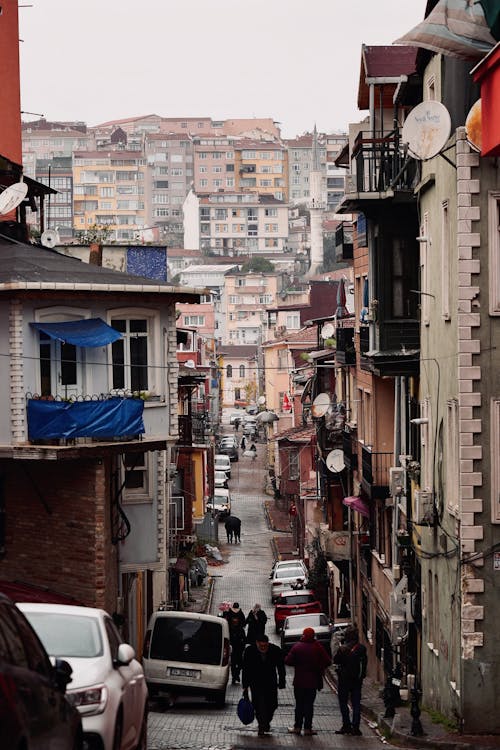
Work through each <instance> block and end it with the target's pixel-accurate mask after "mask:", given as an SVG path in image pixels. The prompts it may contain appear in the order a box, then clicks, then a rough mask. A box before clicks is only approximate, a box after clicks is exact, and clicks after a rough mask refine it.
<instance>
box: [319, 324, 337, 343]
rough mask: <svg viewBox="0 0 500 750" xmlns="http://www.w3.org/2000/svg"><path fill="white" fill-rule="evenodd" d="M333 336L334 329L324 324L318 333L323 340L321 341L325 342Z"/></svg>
mask: <svg viewBox="0 0 500 750" xmlns="http://www.w3.org/2000/svg"><path fill="white" fill-rule="evenodd" d="M334 335H335V328H334V327H333V324H332V323H325V325H324V326H323V327H322V329H321V333H320V336H321V338H322V339H323V341H326V339H331V338H332V337H333V336H334Z"/></svg>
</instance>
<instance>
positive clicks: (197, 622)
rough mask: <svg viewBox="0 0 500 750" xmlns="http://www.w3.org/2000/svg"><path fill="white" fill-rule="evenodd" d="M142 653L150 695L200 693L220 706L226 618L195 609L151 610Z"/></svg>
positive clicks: (225, 672) (225, 659)
mask: <svg viewBox="0 0 500 750" xmlns="http://www.w3.org/2000/svg"><path fill="white" fill-rule="evenodd" d="M142 653H143V663H144V671H145V673H146V680H147V684H148V688H149V694H150V696H151V697H152V698H170V697H171V696H172V695H177V694H179V693H180V694H185V695H199V694H200V693H201V694H202V695H203V694H204V695H205V697H206V698H207V699H208V700H213V701H215V703H216V704H217V706H219V707H222V706H224V704H225V701H226V687H227V682H228V679H229V653H230V648H229V625H228V623H227V620H225V619H223V618H221V617H215V616H214V615H205V614H202V613H195V612H170V611H161V612H155V613H154V614H153V615H151V618H150V621H149V623H148V628H147V631H146V637H145V640H144V648H143V652H142Z"/></svg>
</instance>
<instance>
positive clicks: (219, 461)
mask: <svg viewBox="0 0 500 750" xmlns="http://www.w3.org/2000/svg"><path fill="white" fill-rule="evenodd" d="M214 469H215V471H225V472H226V474H227V478H228V479H231V459H230V458H229V456H226V455H225V454H224V453H216V454H215V459H214Z"/></svg>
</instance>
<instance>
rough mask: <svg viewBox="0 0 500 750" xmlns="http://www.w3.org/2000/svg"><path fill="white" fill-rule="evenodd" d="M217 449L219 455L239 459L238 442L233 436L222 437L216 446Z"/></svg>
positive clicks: (232, 459)
mask: <svg viewBox="0 0 500 750" xmlns="http://www.w3.org/2000/svg"><path fill="white" fill-rule="evenodd" d="M217 451H218V453H219V454H221V455H225V456H229V458H230V460H231V461H238V460H239V451H238V443H237V442H236V440H234V438H224V439H223V440H221V441H220V443H219V445H218V446H217Z"/></svg>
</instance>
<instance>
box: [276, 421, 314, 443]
mask: <svg viewBox="0 0 500 750" xmlns="http://www.w3.org/2000/svg"><path fill="white" fill-rule="evenodd" d="M315 435H316V427H315V426H314V425H311V426H308V427H302V426H301V427H289V428H288V429H286V430H283V431H282V432H277V433H276V434H275V435H271V436H270V437H269V439H270V440H289V441H290V442H291V443H308V442H309V441H310V440H311V438H312V437H314V436H315Z"/></svg>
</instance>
